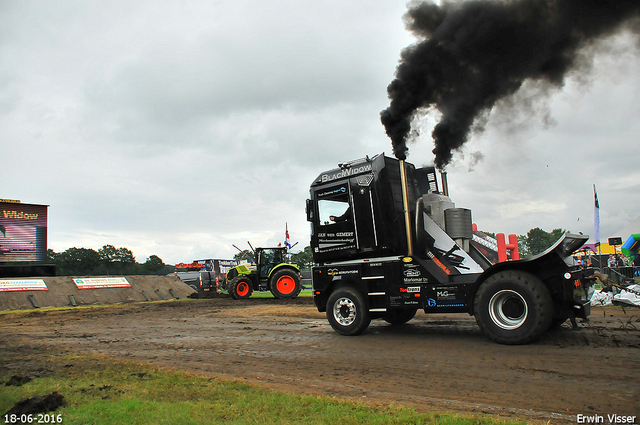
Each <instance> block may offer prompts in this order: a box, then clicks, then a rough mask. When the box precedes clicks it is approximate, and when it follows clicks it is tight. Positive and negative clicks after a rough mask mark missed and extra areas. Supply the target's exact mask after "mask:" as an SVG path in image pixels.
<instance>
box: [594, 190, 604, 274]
mask: <svg viewBox="0 0 640 425" xmlns="http://www.w3.org/2000/svg"><path fill="white" fill-rule="evenodd" d="M593 199H594V205H593V232H594V233H595V236H594V238H595V240H596V247H597V248H598V270H600V274H601V275H602V255H601V252H602V251H601V250H600V202H598V192H597V191H596V185H595V183H594V184H593Z"/></svg>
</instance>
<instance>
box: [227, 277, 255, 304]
mask: <svg viewBox="0 0 640 425" xmlns="http://www.w3.org/2000/svg"><path fill="white" fill-rule="evenodd" d="M252 292H253V287H252V284H251V279H249V278H248V277H243V276H239V277H236V278H234V279H233V280H231V282H229V294H230V295H231V297H232V298H233V299H235V300H244V299H246V298H249V297H250V296H251V293H252Z"/></svg>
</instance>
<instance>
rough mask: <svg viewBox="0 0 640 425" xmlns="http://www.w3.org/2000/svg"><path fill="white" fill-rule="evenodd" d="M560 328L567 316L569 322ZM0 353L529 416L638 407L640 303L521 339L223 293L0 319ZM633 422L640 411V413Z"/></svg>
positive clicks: (439, 319) (441, 322)
mask: <svg viewBox="0 0 640 425" xmlns="http://www.w3.org/2000/svg"><path fill="white" fill-rule="evenodd" d="M565 326H566V325H565ZM0 333H1V335H2V339H1V341H0V355H2V354H3V351H5V352H9V351H10V352H13V353H15V352H16V351H19V350H29V351H31V350H32V349H34V348H35V349H38V348H39V347H42V346H44V347H46V348H48V349H52V350H54V352H67V351H72V352H85V353H102V354H107V355H110V356H113V357H118V358H123V359H129V360H133V361H142V362H151V363H153V364H156V365H163V366H169V367H173V368H177V369H182V370H186V371H193V372H197V373H205V374H211V375H216V376H221V377H226V378H233V379H243V380H246V381H249V382H252V383H258V384H260V385H264V386H267V387H269V388H275V389H282V390H288V391H296V392H304V393H312V394H330V395H335V396H340V397H349V398H354V399H361V400H366V401H371V402H374V403H378V402H392V403H402V404H407V405H411V406H413V407H417V408H418V409H420V410H434V409H435V410H461V411H475V412H485V413H491V414H500V415H505V416H510V417H523V418H527V419H545V418H546V419H549V418H556V419H555V420H554V422H558V421H560V422H562V421H570V422H574V423H575V419H576V415H577V414H583V415H594V414H599V415H604V416H605V417H606V415H607V414H614V413H615V414H618V415H638V414H639V412H640V386H639V385H638V382H640V365H639V363H640V310H638V309H635V310H627V312H626V314H625V313H624V312H623V311H622V309H621V308H620V307H606V308H604V307H602V308H596V309H594V311H593V313H592V316H591V323H590V324H585V323H581V324H580V329H578V330H572V329H569V328H568V327H566V328H560V329H558V330H555V331H553V332H551V333H550V334H549V335H547V336H546V337H545V338H544V339H543V340H542V341H540V342H538V343H536V344H532V345H527V346H504V345H498V344H495V343H492V342H490V341H489V340H487V339H486V338H485V337H483V336H482V334H481V333H480V331H479V329H478V327H477V326H476V324H475V320H474V319H473V318H472V317H470V316H468V315H464V314H457V315H425V314H424V313H418V315H417V316H416V318H415V319H414V320H412V321H411V322H409V323H408V324H406V325H404V326H399V327H396V326H391V325H388V324H387V323H386V322H383V321H374V322H372V324H371V326H370V327H369V329H368V330H367V332H365V333H364V334H363V335H360V336H357V337H344V336H340V335H338V334H336V333H335V332H333V330H332V329H331V327H330V326H329V325H328V323H327V321H326V318H325V316H324V314H321V313H318V312H317V310H316V309H315V307H314V306H313V302H312V299H311V298H299V299H296V300H291V301H278V300H273V299H249V300H245V301H234V300H231V299H229V298H216V299H209V300H197V301H196V300H189V301H174V302H166V303H152V304H131V305H124V306H117V307H105V308H92V309H78V310H65V311H49V312H40V311H34V312H30V313H13V314H6V315H2V316H0ZM636 419H638V418H636Z"/></svg>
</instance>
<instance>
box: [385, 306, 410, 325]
mask: <svg viewBox="0 0 640 425" xmlns="http://www.w3.org/2000/svg"><path fill="white" fill-rule="evenodd" d="M417 311H418V310H417V309H415V308H412V309H409V310H405V309H400V308H392V309H389V310H387V314H386V315H385V316H384V317H383V319H384V320H385V322H387V323H390V324H392V325H404V324H405V323H407V322H408V321H409V320H411V319H413V318H414V317H415V316H416V312H417Z"/></svg>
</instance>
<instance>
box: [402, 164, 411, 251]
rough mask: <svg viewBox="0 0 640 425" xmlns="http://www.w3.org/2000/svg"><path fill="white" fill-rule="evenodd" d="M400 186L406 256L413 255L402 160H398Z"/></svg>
mask: <svg viewBox="0 0 640 425" xmlns="http://www.w3.org/2000/svg"><path fill="white" fill-rule="evenodd" d="M400 185H401V186H402V208H403V210H404V226H405V231H406V233H407V256H412V255H413V237H412V236H411V214H410V211H409V190H408V188H407V173H406V170H405V163H404V160H403V159H401V160H400Z"/></svg>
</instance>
